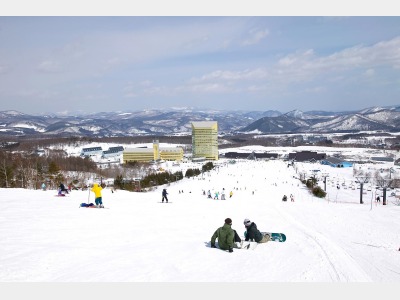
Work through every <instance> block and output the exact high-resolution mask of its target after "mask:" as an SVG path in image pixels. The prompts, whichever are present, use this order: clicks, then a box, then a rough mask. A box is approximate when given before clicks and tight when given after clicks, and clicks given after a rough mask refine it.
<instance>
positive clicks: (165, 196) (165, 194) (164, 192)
mask: <svg viewBox="0 0 400 300" xmlns="http://www.w3.org/2000/svg"><path fill="white" fill-rule="evenodd" d="M167 195H168V193H167V190H166V189H163V190H162V199H161V202H163V203H164V199H165V201H166V202H167V203H168V198H167Z"/></svg>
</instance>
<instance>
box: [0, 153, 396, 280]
mask: <svg viewBox="0 0 400 300" xmlns="http://www.w3.org/2000/svg"><path fill="white" fill-rule="evenodd" d="M218 165H219V167H218V168H216V170H213V171H211V172H209V173H208V174H205V175H203V177H202V176H199V177H197V178H191V179H184V180H181V181H179V182H177V183H173V184H171V185H169V186H165V187H166V188H167V190H168V192H169V195H168V197H169V200H170V202H171V203H168V204H165V203H159V202H160V201H161V190H162V188H163V187H158V189H156V190H155V191H151V192H146V193H133V192H126V191H121V190H118V191H116V192H114V193H112V191H111V189H109V188H106V189H105V190H103V202H104V204H105V206H106V208H107V209H91V208H79V205H80V203H82V202H85V203H87V202H88V201H89V202H94V195H93V193H89V192H88V191H73V192H72V193H71V194H69V195H68V196H66V197H55V194H56V191H54V190H50V191H38V190H23V189H0V203H1V212H0V281H1V282H219V283H221V282H226V283H228V282H286V283H287V282H292V283H293V282H314V283H315V282H319V283H321V282H353V283H354V282H380V283H381V282H385V283H389V282H395V283H398V282H400V251H399V248H400V238H399V237H400V236H399V235H400V233H399V229H400V218H399V214H400V206H397V205H396V198H395V197H393V196H390V193H389V192H388V197H387V199H388V204H387V205H385V206H384V205H382V201H381V202H380V203H375V201H374V200H373V197H374V194H373V193H375V192H376V190H375V189H373V190H371V191H366V194H364V195H363V197H364V204H359V197H360V190H358V189H354V190H353V189H351V188H347V189H344V188H343V187H342V188H341V189H339V190H338V189H337V188H336V178H340V180H344V181H346V180H347V181H348V182H350V180H351V179H354V178H352V174H353V169H352V168H341V169H335V168H332V167H328V166H322V165H319V164H308V163H297V170H304V171H305V172H308V171H310V170H315V169H317V168H318V169H320V172H325V173H329V174H330V178H332V179H333V178H335V179H334V180H333V181H334V183H333V184H331V183H328V184H327V192H328V198H327V199H319V198H316V197H313V196H311V194H310V193H309V192H308V190H307V189H306V188H305V186H304V185H302V184H301V183H300V182H299V180H298V179H296V178H294V177H296V176H298V174H296V168H293V167H288V166H287V162H285V161H282V160H271V161H248V160H241V161H237V163H236V164H230V163H228V160H223V159H221V160H220V161H219V162H218ZM392 165H393V163H392ZM318 173H319V172H318ZM340 182H342V181H340ZM319 184H320V186H322V187H323V183H321V182H320V183H319ZM223 188H224V189H225V191H226V192H227V194H229V192H230V191H232V192H233V197H232V198H229V196H227V200H225V201H222V200H213V199H207V198H206V196H204V195H203V190H204V191H207V190H211V191H212V192H215V191H219V192H221V191H222V189H223ZM284 194H286V195H287V196H289V195H290V194H293V195H294V197H295V201H294V202H290V201H288V202H283V201H281V199H282V196H283V195H284ZM328 199H329V200H328ZM227 217H230V218H231V219H232V220H233V225H232V227H233V229H235V230H237V231H238V233H239V234H240V235H243V232H244V225H243V220H244V219H245V218H249V219H250V220H252V221H254V222H255V223H256V224H257V226H258V228H259V229H260V230H262V231H273V232H283V233H285V234H286V236H287V240H286V242H284V243H277V242H269V243H266V244H259V245H258V246H257V247H256V248H255V250H240V249H234V252H233V253H228V252H225V251H222V250H219V249H212V248H210V238H211V236H212V234H213V233H214V231H215V230H216V229H217V228H218V227H219V226H222V225H223V223H224V219H225V218H227Z"/></svg>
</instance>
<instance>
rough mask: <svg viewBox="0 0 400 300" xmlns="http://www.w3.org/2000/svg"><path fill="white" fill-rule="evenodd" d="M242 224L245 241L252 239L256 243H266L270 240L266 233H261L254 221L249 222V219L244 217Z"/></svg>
mask: <svg viewBox="0 0 400 300" xmlns="http://www.w3.org/2000/svg"><path fill="white" fill-rule="evenodd" d="M243 224H244V226H245V227H246V232H245V233H244V235H245V237H246V238H245V241H246V242H247V241H249V240H250V241H252V240H254V241H255V242H257V243H266V242H268V241H270V240H271V238H270V236H269V235H268V234H266V235H263V234H262V233H261V232H260V231H259V230H258V229H257V225H256V223H254V222H251V221H250V220H249V219H244V222H243Z"/></svg>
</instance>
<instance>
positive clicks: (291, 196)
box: [290, 194, 294, 202]
mask: <svg viewBox="0 0 400 300" xmlns="http://www.w3.org/2000/svg"><path fill="white" fill-rule="evenodd" d="M290 201H291V202H294V196H293V195H292V194H290Z"/></svg>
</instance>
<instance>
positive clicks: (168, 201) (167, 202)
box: [158, 201, 172, 203]
mask: <svg viewBox="0 0 400 300" xmlns="http://www.w3.org/2000/svg"><path fill="white" fill-rule="evenodd" d="M158 203H172V202H171V201H168V202H158Z"/></svg>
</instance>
